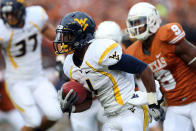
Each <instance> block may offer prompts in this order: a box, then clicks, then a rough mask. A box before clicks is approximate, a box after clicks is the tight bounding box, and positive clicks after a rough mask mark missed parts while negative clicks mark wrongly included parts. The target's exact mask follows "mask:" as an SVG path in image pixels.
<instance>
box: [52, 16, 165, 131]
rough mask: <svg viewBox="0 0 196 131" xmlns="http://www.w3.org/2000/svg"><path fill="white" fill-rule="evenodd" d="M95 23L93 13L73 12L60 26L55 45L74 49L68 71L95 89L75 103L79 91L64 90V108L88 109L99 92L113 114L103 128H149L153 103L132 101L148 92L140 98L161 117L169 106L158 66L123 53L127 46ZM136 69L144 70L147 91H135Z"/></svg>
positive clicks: (140, 130)
mask: <svg viewBox="0 0 196 131" xmlns="http://www.w3.org/2000/svg"><path fill="white" fill-rule="evenodd" d="M95 27H96V25H95V22H94V20H93V19H92V18H91V17H90V16H89V15H88V14H86V13H83V12H71V13H68V14H67V15H65V16H64V17H63V18H62V20H61V23H60V25H58V26H57V28H56V39H55V41H54V49H55V50H56V53H58V54H62V53H67V54H68V55H67V57H66V59H65V62H64V73H65V75H66V76H68V77H69V78H70V79H73V80H76V81H78V82H79V83H81V84H82V85H83V86H84V87H85V88H86V89H87V90H88V91H89V92H88V96H87V99H86V100H85V101H84V102H83V103H82V104H79V105H74V101H76V99H77V98H78V97H77V94H76V93H75V92H74V91H73V90H70V92H69V93H68V94H67V96H65V94H64V91H63V89H61V90H60V91H59V101H60V104H61V109H62V111H63V112H69V113H71V112H81V111H84V110H86V109H88V108H89V107H90V106H91V103H92V92H93V93H94V94H95V95H96V96H97V98H98V100H99V101H100V103H101V105H102V106H103V108H104V113H105V115H106V116H107V121H106V123H105V124H104V125H103V131H120V130H123V131H144V130H145V131H146V130H147V129H146V128H147V123H148V112H147V110H148V108H147V107H146V106H143V109H144V110H143V109H142V107H141V106H134V105H132V104H131V103H129V100H130V99H134V98H136V97H139V98H140V96H142V98H140V99H142V102H143V104H148V105H149V112H150V114H151V115H152V116H153V117H155V119H157V120H158V119H160V118H161V116H162V113H163V110H162V109H161V108H160V106H159V105H158V102H157V96H156V92H155V83H154V78H153V74H152V71H151V69H150V68H149V67H148V66H147V64H145V63H143V62H141V61H139V60H137V59H136V58H134V57H132V56H129V55H125V54H123V53H122V48H121V46H120V45H119V44H117V43H116V42H115V41H113V40H110V39H94V37H93V35H94V32H95ZM131 73H133V74H136V73H138V74H140V75H141V78H142V80H143V82H144V84H145V86H146V89H147V93H145V92H143V93H142V95H140V93H137V94H136V93H135V91H134V88H135V84H134V78H133V76H132V74H131ZM70 94H72V95H70ZM74 99H75V100H74ZM70 100H71V101H70ZM140 103H141V102H140ZM81 121H82V120H81Z"/></svg>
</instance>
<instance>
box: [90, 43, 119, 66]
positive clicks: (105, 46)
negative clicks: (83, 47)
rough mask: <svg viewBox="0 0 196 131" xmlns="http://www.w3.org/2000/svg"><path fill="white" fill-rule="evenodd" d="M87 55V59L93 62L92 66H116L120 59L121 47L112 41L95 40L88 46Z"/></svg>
mask: <svg viewBox="0 0 196 131" xmlns="http://www.w3.org/2000/svg"><path fill="white" fill-rule="evenodd" d="M88 54H89V55H87V57H89V58H88V59H89V60H91V61H93V63H94V64H97V65H100V66H110V65H114V64H116V63H117V62H118V61H119V60H120V59H121V56H122V47H121V46H120V45H119V44H118V43H116V42H115V41H113V40H109V39H96V40H95V41H94V42H93V43H92V44H91V45H90V46H89V50H88ZM90 54H92V55H90Z"/></svg>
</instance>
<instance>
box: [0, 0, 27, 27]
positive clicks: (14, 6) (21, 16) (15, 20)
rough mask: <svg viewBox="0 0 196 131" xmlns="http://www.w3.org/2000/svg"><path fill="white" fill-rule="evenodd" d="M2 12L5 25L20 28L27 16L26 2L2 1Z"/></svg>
mask: <svg viewBox="0 0 196 131" xmlns="http://www.w3.org/2000/svg"><path fill="white" fill-rule="evenodd" d="M0 12H1V18H2V19H3V21H4V23H7V24H9V25H10V26H11V27H19V25H20V24H21V22H24V20H25V16H26V10H25V0H2V1H1V8H0Z"/></svg>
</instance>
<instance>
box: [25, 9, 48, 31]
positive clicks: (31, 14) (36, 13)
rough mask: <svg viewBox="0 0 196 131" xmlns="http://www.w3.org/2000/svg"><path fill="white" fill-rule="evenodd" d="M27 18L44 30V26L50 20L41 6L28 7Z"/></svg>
mask: <svg viewBox="0 0 196 131" xmlns="http://www.w3.org/2000/svg"><path fill="white" fill-rule="evenodd" d="M27 18H28V19H29V21H31V22H33V23H35V24H37V25H38V26H39V27H40V29H41V30H42V28H43V25H44V24H45V22H46V21H47V20H48V15H47V13H46V11H45V10H44V8H42V7H41V6H30V7H27Z"/></svg>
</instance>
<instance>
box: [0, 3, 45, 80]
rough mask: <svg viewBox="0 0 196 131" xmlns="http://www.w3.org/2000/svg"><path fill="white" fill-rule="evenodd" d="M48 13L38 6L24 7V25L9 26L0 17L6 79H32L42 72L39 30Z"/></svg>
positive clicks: (0, 44) (0, 38)
mask: <svg viewBox="0 0 196 131" xmlns="http://www.w3.org/2000/svg"><path fill="white" fill-rule="evenodd" d="M47 19H48V15H47V14H46V12H45V10H44V9H43V8H42V7H40V6H31V7H27V8H26V18H25V25H24V27H22V28H11V27H10V26H9V25H8V24H4V23H3V20H2V19H0V28H1V30H0V46H1V47H2V49H3V55H4V59H5V63H6V71H5V72H6V79H8V78H9V79H16V80H17V79H32V78H35V77H36V76H39V75H41V74H43V72H42V62H41V42H42V36H41V30H42V29H43V27H44V24H45V22H46V21H47Z"/></svg>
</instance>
